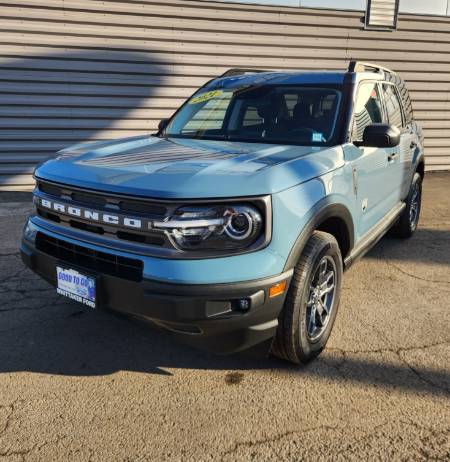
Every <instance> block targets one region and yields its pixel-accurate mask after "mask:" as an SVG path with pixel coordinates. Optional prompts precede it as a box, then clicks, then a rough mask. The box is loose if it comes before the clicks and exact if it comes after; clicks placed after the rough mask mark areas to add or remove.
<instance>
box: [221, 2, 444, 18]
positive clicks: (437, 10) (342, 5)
mask: <svg viewBox="0 0 450 462" xmlns="http://www.w3.org/2000/svg"><path fill="white" fill-rule="evenodd" d="M221 1H229V2H238V3H256V4H259V5H283V6H309V7H319V8H334V9H338V8H339V9H349V10H365V9H366V0H221ZM449 7H450V0H426V1H424V0H400V12H403V13H413V14H414V13H415V14H438V15H447V14H449V13H450V8H449Z"/></svg>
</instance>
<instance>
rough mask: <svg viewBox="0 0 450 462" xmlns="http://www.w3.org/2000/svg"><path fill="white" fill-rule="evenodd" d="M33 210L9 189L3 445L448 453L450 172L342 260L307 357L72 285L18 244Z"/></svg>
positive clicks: (51, 454) (1, 319)
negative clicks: (401, 235) (356, 254)
mask: <svg viewBox="0 0 450 462" xmlns="http://www.w3.org/2000/svg"><path fill="white" fill-rule="evenodd" d="M30 210H31V206H30V203H29V195H28V194H23V193H22V194H21V193H2V194H0V236H1V239H0V461H2V462H3V461H11V462H12V461H45V462H50V461H72V460H73V461H108V462H112V461H129V462H131V461H133V462H135V461H136V462H138V461H139V462H140V461H196V462H198V461H241V460H243V461H258V462H260V461H269V460H274V461H300V460H305V461H309V460H311V461H319V460H333V461H339V460H342V461H344V460H357V461H368V460H389V461H397V460H398V461H400V460H402V461H403V460H450V174H428V175H427V177H426V179H425V183H424V200H423V208H422V217H421V221H420V226H419V229H418V231H417V233H416V235H415V236H414V237H413V238H412V239H410V240H407V241H401V240H397V239H394V238H391V237H385V238H383V239H382V241H380V243H379V244H378V245H377V246H376V247H375V248H374V249H373V250H372V251H371V252H370V253H369V254H368V255H367V256H366V257H365V258H364V259H362V260H361V261H359V262H358V263H357V264H356V265H354V266H353V267H352V268H351V269H350V270H349V271H348V272H347V273H346V274H345V278H344V287H343V296H342V301H341V306H340V309H339V313H338V317H337V321H336V324H335V327H334V331H333V333H332V336H331V338H330V341H329V344H328V348H327V350H326V351H325V352H324V353H323V354H322V355H321V356H320V358H319V359H318V360H316V361H315V362H313V363H311V364H309V365H308V366H302V367H294V366H291V365H289V364H286V363H284V362H282V361H279V360H276V359H271V358H269V359H263V358H257V357H253V356H250V355H243V354H239V355H234V356H225V357H223V356H214V355H212V354H207V353H204V352H202V351H198V350H195V349H193V348H190V347H186V346H184V345H182V344H179V343H175V342H174V341H173V340H172V338H171V337H170V336H168V335H167V334H165V333H163V332H160V331H157V330H154V329H152V328H150V327H148V326H147V325H144V324H142V323H140V322H137V321H134V320H131V319H128V318H123V317H120V316H117V315H114V314H112V313H108V312H101V311H94V310H91V309H89V308H84V307H83V306H81V305H79V304H76V303H75V302H70V301H66V300H65V299H63V298H61V297H60V296H58V295H56V294H55V290H54V289H53V288H52V287H50V286H49V285H48V284H47V283H45V282H44V281H42V280H40V279H39V277H37V276H35V275H34V274H33V273H32V272H31V271H29V270H28V269H26V268H25V267H24V266H23V264H22V262H21V260H20V257H19V254H18V246H19V241H20V235H21V230H22V226H23V224H24V222H25V219H26V215H27V213H28V212H29V211H30Z"/></svg>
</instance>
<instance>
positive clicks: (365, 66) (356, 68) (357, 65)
mask: <svg viewBox="0 0 450 462" xmlns="http://www.w3.org/2000/svg"><path fill="white" fill-rule="evenodd" d="M368 70H371V71H375V72H381V71H383V72H388V73H389V74H395V72H394V71H391V70H390V69H388V68H387V67H383V66H379V65H378V64H373V63H365V62H363V61H356V60H351V61H350V63H349V65H348V72H364V71H368Z"/></svg>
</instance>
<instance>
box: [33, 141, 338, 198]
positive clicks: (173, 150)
mask: <svg viewBox="0 0 450 462" xmlns="http://www.w3.org/2000/svg"><path fill="white" fill-rule="evenodd" d="M342 164H343V154H342V149H341V148H338V147H334V148H320V147H314V146H293V145H278V144H259V143H240V142H239V143H238V142H230V141H207V140H193V139H181V138H177V139H174V138H169V139H164V138H158V137H155V136H144V137H134V138H126V139H122V140H116V141H108V142H97V143H88V144H81V145H76V146H72V147H70V148H67V149H64V150H62V151H60V152H59V153H58V155H57V157H55V158H54V159H51V160H48V161H47V162H45V163H43V164H42V165H40V166H39V167H38V168H37V170H36V173H35V175H36V177H37V178H42V179H47V180H50V181H54V182H58V183H63V184H68V185H72V186H78V187H83V188H89V189H94V190H100V191H107V192H114V193H119V194H120V193H123V194H132V195H139V196H146V197H155V198H167V199H170V198H178V199H185V198H186V199H188V198H208V197H209V198H213V197H234V196H254V195H262V194H272V193H276V192H278V191H281V190H283V189H287V188H289V187H292V186H294V185H296V184H299V183H302V182H304V181H307V180H309V179H311V178H315V177H317V176H320V175H322V174H324V173H326V172H328V171H331V170H334V169H336V168H338V167H340V166H341V165H342Z"/></svg>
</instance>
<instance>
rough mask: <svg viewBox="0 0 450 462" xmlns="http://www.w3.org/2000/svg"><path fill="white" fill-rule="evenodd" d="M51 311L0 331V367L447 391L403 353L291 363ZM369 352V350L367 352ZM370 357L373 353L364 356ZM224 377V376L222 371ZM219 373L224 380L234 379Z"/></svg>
mask: <svg viewBox="0 0 450 462" xmlns="http://www.w3.org/2000/svg"><path fill="white" fill-rule="evenodd" d="M53 309H57V310H58V315H54V316H51V317H49V316H48V315H46V314H45V310H39V313H40V314H39V317H40V318H41V319H38V318H37V317H36V319H35V322H32V323H29V324H26V325H21V326H20V327H18V328H14V329H8V330H3V329H0V333H1V341H0V373H11V372H19V371H20V372H22V371H28V372H34V373H44V374H53V375H66V376H67V375H71V376H99V375H107V374H112V373H115V372H118V371H133V372H141V373H147V374H158V375H165V376H167V377H168V378H170V377H171V376H173V375H175V374H176V373H177V372H176V370H177V369H197V370H218V371H226V372H227V373H229V372H230V371H234V372H236V371H240V374H239V375H242V376H244V377H245V371H247V370H248V371H250V370H260V371H272V372H275V373H278V374H281V375H282V376H283V375H284V374H287V375H290V376H295V375H296V376H298V379H299V380H302V379H308V378H316V379H319V380H324V381H327V382H330V380H331V381H333V382H337V383H342V382H344V383H348V384H349V385H350V384H354V385H363V386H372V387H385V388H387V389H392V390H395V389H396V390H400V391H404V392H414V393H426V394H432V395H450V372H449V371H448V370H443V369H428V368H424V367H422V366H420V367H419V366H414V365H412V364H410V363H408V362H406V360H405V359H404V358H403V356H402V355H401V352H400V351H399V352H394V351H393V352H392V354H393V355H394V356H395V358H396V361H393V362H389V363H386V362H383V361H378V360H376V359H367V357H365V358H361V357H357V356H358V355H355V356H353V357H350V355H348V354H346V353H345V352H340V351H338V350H333V349H331V350H330V351H325V352H324V353H323V355H322V356H321V357H319V359H317V360H315V361H313V362H312V363H310V364H308V365H306V366H305V365H303V366H294V365H290V364H289V363H286V362H284V361H280V360H277V359H275V358H267V357H260V356H259V355H256V356H255V353H254V352H253V353H252V354H249V353H245V354H244V353H240V354H235V355H230V356H218V355H214V354H209V353H206V352H204V351H201V350H197V349H194V348H192V347H189V346H186V345H183V344H181V343H179V342H177V341H175V340H174V339H173V338H172V336H171V335H170V334H168V333H166V332H160V331H159V330H156V329H152V328H150V327H149V326H148V325H147V324H146V323H143V322H141V321H138V320H135V319H129V318H125V317H123V316H120V315H119V316H118V315H115V314H114V313H108V312H98V311H97V312H95V311H89V310H86V309H84V308H79V307H78V305H75V304H73V303H71V302H65V301H63V302H61V303H59V304H58V305H57V306H53ZM369 356H370V355H369ZM370 357H372V358H373V355H372V356H370ZM228 375H229V374H228ZM228 375H225V382H226V383H234V381H233V380H229V377H228Z"/></svg>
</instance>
